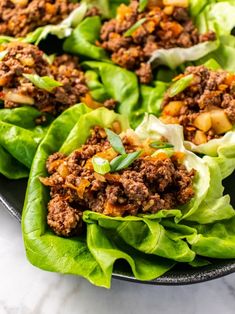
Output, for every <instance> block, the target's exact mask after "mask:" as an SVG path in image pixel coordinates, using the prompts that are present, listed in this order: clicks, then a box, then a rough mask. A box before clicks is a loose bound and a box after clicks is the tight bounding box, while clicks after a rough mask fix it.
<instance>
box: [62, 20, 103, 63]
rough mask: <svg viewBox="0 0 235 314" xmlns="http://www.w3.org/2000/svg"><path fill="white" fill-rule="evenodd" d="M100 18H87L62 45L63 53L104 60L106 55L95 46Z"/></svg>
mask: <svg viewBox="0 0 235 314" xmlns="http://www.w3.org/2000/svg"><path fill="white" fill-rule="evenodd" d="M100 29H101V18H100V17H99V16H92V17H87V18H86V19H84V20H83V21H82V22H81V23H80V24H79V25H78V26H77V27H76V28H75V29H74V31H73V32H72V34H71V36H69V37H68V38H67V39H66V40H65V42H64V45H63V49H64V51H66V52H68V53H73V54H78V55H82V56H86V57H89V58H91V59H97V60H106V59H108V54H107V53H106V52H105V50H104V49H103V48H101V47H98V46H96V45H95V42H96V40H97V39H98V38H99V34H100Z"/></svg>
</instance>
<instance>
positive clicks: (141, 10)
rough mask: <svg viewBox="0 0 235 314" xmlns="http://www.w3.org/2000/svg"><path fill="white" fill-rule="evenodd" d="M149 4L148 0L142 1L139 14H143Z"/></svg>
mask: <svg viewBox="0 0 235 314" xmlns="http://www.w3.org/2000/svg"><path fill="white" fill-rule="evenodd" d="M147 4H148V0H140V1H139V8H138V12H143V11H144V9H145V8H146V6H147Z"/></svg>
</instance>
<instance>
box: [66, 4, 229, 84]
mask: <svg viewBox="0 0 235 314" xmlns="http://www.w3.org/2000/svg"><path fill="white" fill-rule="evenodd" d="M217 5H218V4H217V3H216V2H215V1H214V2H212V3H210V4H208V5H204V4H203V2H202V1H188V0H185V1H167V0H166V1H164V0H163V1H136V0H133V1H131V2H130V3H129V4H124V3H122V4H121V5H120V6H119V7H118V9H117V14H116V17H115V18H113V19H109V20H107V21H104V22H103V20H101V18H100V17H99V16H93V17H88V18H85V19H84V20H83V21H82V22H81V23H80V24H79V25H78V26H77V27H76V28H75V29H74V31H73V33H72V34H71V36H69V37H68V38H67V39H66V41H65V43H64V49H65V50H66V51H69V52H71V53H74V54H79V55H83V56H86V57H89V58H92V59H98V60H111V61H112V62H113V63H115V64H117V65H119V66H121V67H123V68H126V69H128V70H130V71H133V72H135V73H136V74H137V76H138V77H139V81H140V82H141V83H143V84H149V83H151V82H152V81H153V79H154V72H153V69H154V68H155V67H158V66H159V65H166V66H168V67H170V68H171V69H175V68H176V67H178V66H179V65H181V64H183V63H184V62H186V61H196V60H198V59H201V58H202V57H205V56H206V55H208V54H209V53H211V52H212V51H215V50H217V48H218V47H219V45H220V36H222V35H224V36H227V35H229V34H230V32H231V30H232V28H233V26H234V24H233V25H232V22H231V23H225V24H226V25H223V24H221V23H220V22H221V21H220V20H221V15H223V14H224V12H227V11H229V12H230V14H231V18H232V14H233V13H234V12H235V6H234V3H233V4H230V3H229V1H222V5H221V6H220V8H217ZM211 12H213V13H211ZM205 19H206V22H205ZM89 29H90V30H91V29H92V34H91V33H89V31H88V30H89Z"/></svg>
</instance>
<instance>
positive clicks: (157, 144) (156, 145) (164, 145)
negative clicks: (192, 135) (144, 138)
mask: <svg viewBox="0 0 235 314" xmlns="http://www.w3.org/2000/svg"><path fill="white" fill-rule="evenodd" d="M149 146H150V147H152V148H156V149H160V148H172V147H174V145H172V144H170V143H164V142H160V141H155V142H152V143H151V144H149Z"/></svg>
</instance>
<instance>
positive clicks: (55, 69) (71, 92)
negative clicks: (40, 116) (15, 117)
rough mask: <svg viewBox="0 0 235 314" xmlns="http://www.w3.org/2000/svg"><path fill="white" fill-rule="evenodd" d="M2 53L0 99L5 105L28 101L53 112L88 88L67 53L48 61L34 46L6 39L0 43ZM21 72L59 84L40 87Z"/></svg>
mask: <svg viewBox="0 0 235 314" xmlns="http://www.w3.org/2000/svg"><path fill="white" fill-rule="evenodd" d="M1 49H3V51H6V55H5V56H4V57H3V58H2V59H0V99H2V100H4V106H5V107H6V108H12V107H18V106H20V105H32V106H35V107H36V108H38V109H39V110H40V111H42V112H48V113H51V114H54V115H57V114H58V113H60V112H62V111H63V110H64V109H66V108H68V107H70V106H72V105H74V104H76V103H78V102H79V101H80V100H81V98H82V97H84V96H85V95H86V93H87V92H88V88H87V86H86V82H85V76H84V73H83V72H82V71H81V70H80V68H79V65H78V58H77V57H72V56H69V55H67V54H64V55H62V56H58V57H55V59H54V61H53V63H52V64H49V63H48V61H47V60H46V58H45V56H44V54H43V52H42V51H40V50H39V49H38V47H36V46H33V45H29V44H23V43H10V44H6V45H3V46H1ZM23 74H37V75H39V76H40V77H42V76H50V77H52V78H53V79H54V80H56V81H58V82H60V83H61V84H62V86H59V87H56V88H54V89H53V90H52V91H51V92H48V91H46V90H45V89H40V88H38V87H37V86H35V85H34V84H33V83H32V82H30V81H29V80H28V79H27V78H25V77H24V76H23Z"/></svg>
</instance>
